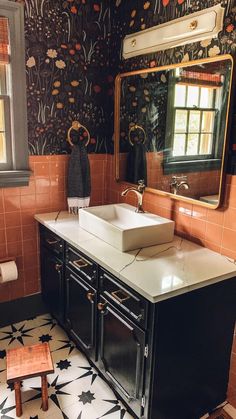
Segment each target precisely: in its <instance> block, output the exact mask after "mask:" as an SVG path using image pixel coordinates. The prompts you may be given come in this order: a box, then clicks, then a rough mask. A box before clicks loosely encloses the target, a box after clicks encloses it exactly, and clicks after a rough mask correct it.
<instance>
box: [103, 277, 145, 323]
mask: <svg viewBox="0 0 236 419" xmlns="http://www.w3.org/2000/svg"><path fill="white" fill-rule="evenodd" d="M99 281H100V293H102V294H103V295H104V296H105V297H106V298H108V299H109V300H110V301H112V302H113V303H114V304H115V305H116V306H119V308H120V309H122V310H123V312H124V313H125V314H126V315H129V317H130V318H132V320H134V321H135V322H136V323H138V324H139V325H141V326H142V327H144V328H146V327H147V316H148V301H146V300H145V298H143V297H141V296H140V295H139V294H137V293H136V292H135V291H133V290H131V289H130V288H128V287H126V286H124V285H123V284H121V283H120V282H119V281H118V280H117V279H116V278H114V277H113V276H112V275H110V274H109V273H107V272H105V271H103V270H101V271H100V276H99Z"/></svg>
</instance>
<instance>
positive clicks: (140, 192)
mask: <svg viewBox="0 0 236 419" xmlns="http://www.w3.org/2000/svg"><path fill="white" fill-rule="evenodd" d="M144 190H145V185H144V180H139V181H138V186H136V187H135V186H131V187H129V188H127V189H125V190H124V191H123V192H121V196H126V195H127V194H128V193H129V192H134V193H135V194H136V196H137V198H138V205H137V208H136V210H135V212H144V209H143V193H144Z"/></svg>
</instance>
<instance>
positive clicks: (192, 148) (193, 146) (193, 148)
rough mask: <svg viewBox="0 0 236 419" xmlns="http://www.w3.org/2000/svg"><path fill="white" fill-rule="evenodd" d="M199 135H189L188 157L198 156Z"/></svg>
mask: <svg viewBox="0 0 236 419" xmlns="http://www.w3.org/2000/svg"><path fill="white" fill-rule="evenodd" d="M198 138H199V137H198V134H189V135H188V145H187V155H188V156H190V155H191V156H195V155H196V154H198Z"/></svg>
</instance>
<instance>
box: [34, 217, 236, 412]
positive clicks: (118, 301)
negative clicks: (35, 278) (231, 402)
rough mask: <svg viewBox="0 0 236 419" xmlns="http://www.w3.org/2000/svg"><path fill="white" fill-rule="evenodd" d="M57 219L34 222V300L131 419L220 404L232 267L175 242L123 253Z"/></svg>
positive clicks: (235, 289) (233, 288) (230, 323)
mask: <svg viewBox="0 0 236 419" xmlns="http://www.w3.org/2000/svg"><path fill="white" fill-rule="evenodd" d="M56 215H57V214H56V213H51V214H41V215H36V219H37V220H38V222H39V223H40V248H41V280H42V295H43V298H44V300H45V302H46V303H47V305H48V309H49V311H50V312H51V313H52V314H53V315H54V316H55V317H56V319H57V320H58V321H59V323H60V324H61V325H62V327H64V329H65V330H66V331H67V332H68V334H69V335H70V336H71V338H72V339H73V340H74V341H75V342H76V344H77V345H78V347H79V348H80V349H81V350H82V351H84V352H85V353H86V355H87V356H88V358H89V360H90V361H91V363H92V364H93V365H94V366H96V367H97V368H98V370H99V371H100V373H101V375H102V376H103V377H104V378H105V379H106V380H107V381H108V382H109V384H110V385H111V387H112V388H113V389H114V390H115V392H116V393H117V394H118V395H119V396H120V398H121V399H122V400H123V401H124V403H125V404H126V405H127V406H128V407H129V409H130V412H131V413H132V414H133V415H135V416H136V417H137V418H144V419H180V418H181V419H198V418H200V417H201V416H202V415H204V414H205V413H206V412H209V411H210V410H212V409H214V408H215V407H216V406H217V405H219V404H220V403H222V402H224V401H225V400H226V391H227V383H228V373H229V364H230V353H231V346H232V339H233V333H234V324H235V311H236V308H235V307H236V306H235V301H236V278H235V276H236V266H235V265H234V264H233V263H232V262H230V261H229V260H228V259H227V258H225V257H223V256H221V255H219V254H216V253H214V252H212V251H210V250H208V249H204V248H202V247H200V246H198V245H196V244H194V243H191V242H188V241H186V240H182V239H181V238H179V237H175V238H174V240H173V242H171V243H166V244H162V245H157V246H152V247H148V248H145V249H142V251H140V252H139V253H138V251H137V250H133V251H130V252H128V253H122V252H120V251H119V250H117V249H115V248H114V247H112V246H110V245H109V244H107V243H105V242H104V241H102V240H100V239H98V238H96V237H94V236H93V235H91V234H89V233H88V232H86V231H85V230H83V229H82V228H80V227H79V222H78V217H75V216H71V215H68V214H67V213H61V214H60V215H59V217H58V219H57V221H55V218H56Z"/></svg>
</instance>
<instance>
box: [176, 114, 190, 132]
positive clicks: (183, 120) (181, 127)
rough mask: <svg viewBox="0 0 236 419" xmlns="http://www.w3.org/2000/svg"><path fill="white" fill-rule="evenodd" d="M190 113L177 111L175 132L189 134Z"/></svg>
mask: <svg viewBox="0 0 236 419" xmlns="http://www.w3.org/2000/svg"><path fill="white" fill-rule="evenodd" d="M187 118H188V111H185V110H181V109H177V110H176V114H175V132H187Z"/></svg>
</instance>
